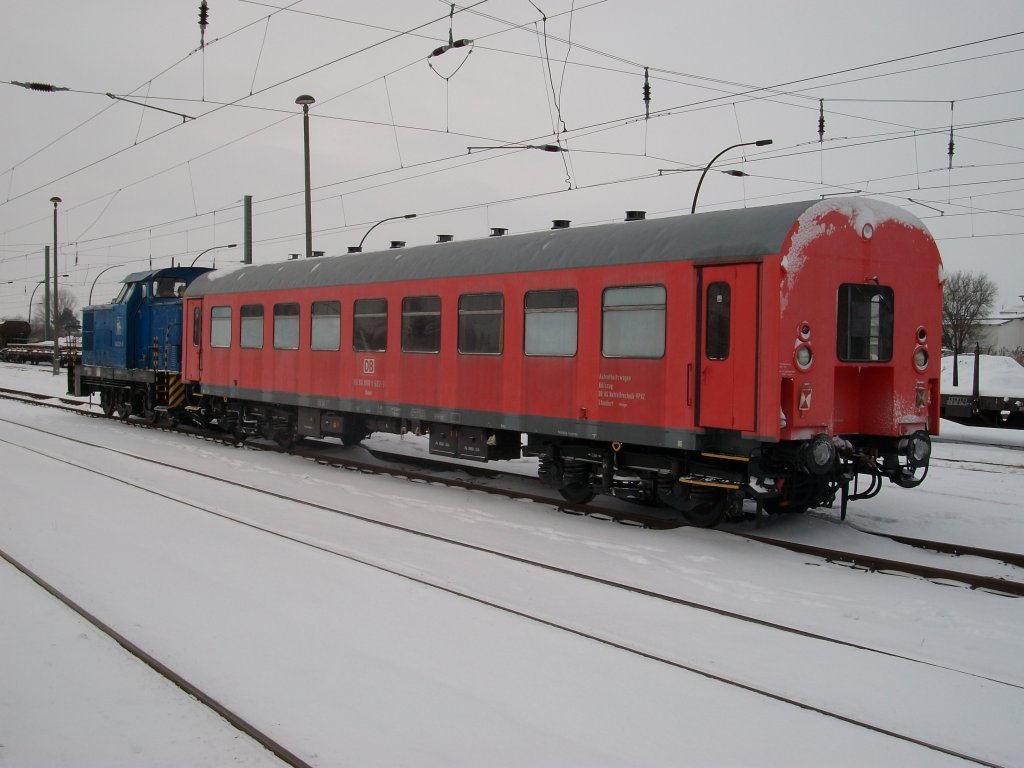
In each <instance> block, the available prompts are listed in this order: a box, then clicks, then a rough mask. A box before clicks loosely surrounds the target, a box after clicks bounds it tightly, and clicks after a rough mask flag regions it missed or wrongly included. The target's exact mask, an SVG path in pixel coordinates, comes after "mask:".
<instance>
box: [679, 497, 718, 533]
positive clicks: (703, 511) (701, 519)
mask: <svg viewBox="0 0 1024 768" xmlns="http://www.w3.org/2000/svg"><path fill="white" fill-rule="evenodd" d="M691 499H692V500H693V502H694V503H693V504H692V505H688V506H687V508H685V509H681V510H680V512H682V513H683V517H684V518H685V519H686V522H688V523H689V524H690V525H692V526H694V527H695V528H714V527H715V526H716V525H718V524H719V523H720V522H722V520H723V519H724V518H725V502H726V498H725V494H724V493H720V492H708V493H699V494H698V493H694V494H693V495H692V496H691Z"/></svg>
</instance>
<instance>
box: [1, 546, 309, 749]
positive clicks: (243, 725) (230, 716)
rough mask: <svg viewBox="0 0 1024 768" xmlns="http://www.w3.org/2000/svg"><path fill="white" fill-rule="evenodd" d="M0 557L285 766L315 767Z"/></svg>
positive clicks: (38, 578)
mask: <svg viewBox="0 0 1024 768" xmlns="http://www.w3.org/2000/svg"><path fill="white" fill-rule="evenodd" d="M0 559H2V560H4V561H5V562H7V563H8V564H9V565H11V566H12V567H13V568H14V569H15V570H17V571H19V572H20V573H21V574H22V575H23V576H25V577H26V578H28V579H29V580H31V581H32V582H33V583H35V584H36V585H37V586H38V587H40V588H41V589H43V590H44V591H45V592H46V593H47V594H49V595H50V596H51V597H53V598H54V599H56V600H57V601H58V602H60V603H62V604H63V605H64V606H66V607H67V608H69V609H70V610H71V611H72V612H74V613H76V614H78V615H79V616H81V617H82V618H83V619H85V620H86V621H87V622H89V623H90V624H91V625H92V626H93V627H95V628H96V629H97V630H98V631H99V632H102V633H103V634H104V635H106V636H107V637H109V638H110V639H111V640H113V641H114V642H115V643H117V644H118V645H119V646H121V647H122V648H123V649H124V650H125V651H127V652H128V653H129V654H131V655H132V656H134V657H135V658H136V659H138V660H139V661H141V662H142V663H143V664H145V665H146V666H147V667H149V668H150V669H151V670H153V671H154V672H156V673H157V674H158V675H160V676H161V677H162V678H164V679H165V680H167V681H168V682H170V683H172V684H173V685H176V686H177V687H178V688H180V689H181V690H182V691H184V692H185V693H187V694H188V695H189V696H192V697H194V698H195V699H196V700H197V701H199V702H200V703H201V704H203V705H204V706H206V707H207V708H209V709H210V710H212V711H213V712H216V713H217V714H218V715H220V716H221V717H223V718H224V719H225V720H227V721H228V722H229V723H231V725H232V726H234V727H235V728H236V729H237V730H239V731H241V732H242V733H244V734H245V735H246V736H248V737H249V738H251V739H253V740H254V741H255V742H256V743H257V744H259V745H260V746H262V747H263V748H264V749H266V750H267V751H269V752H271V753H272V754H274V755H275V756H276V757H277V758H278V759H280V760H281V761H282V762H284V763H285V764H286V765H289V766H292V768H313V767H312V766H311V765H310V764H309V763H307V762H306V761H305V760H303V759H302V758H300V757H298V756H297V755H295V754H294V753H293V752H291V751H290V750H289V749H287V748H286V747H285V746H283V745H282V744H280V743H279V742H278V741H277V740H276V739H273V738H271V736H270V735H269V734H267V733H266V732H264V731H262V730H261V729H259V728H257V727H256V726H255V725H253V724H252V723H251V722H249V721H248V720H246V719H245V717H243V716H242V715H241V714H239V713H238V712H236V711H234V710H232V709H230V708H228V707H226V706H224V705H223V704H222V703H221V702H219V701H218V700H217V699H216V698H214V697H213V696H212V695H211V694H209V693H207V692H206V691H205V690H203V688H201V687H200V686H199V685H197V684H195V683H193V682H191V681H189V680H187V679H186V678H185V677H183V676H182V675H180V674H179V673H177V672H176V671H174V670H173V669H171V667H169V666H167V665H166V664H164V663H163V662H162V661H160V660H159V659H157V658H156V657H154V656H153V655H152V654H150V653H148V652H146V651H145V650H144V649H143V648H141V647H140V646H138V645H137V644H135V643H133V642H132V641H131V640H129V639H128V638H127V637H126V636H125V635H123V634H121V633H120V632H118V631H117V630H116V629H114V628H113V627H112V626H110V625H109V624H107V623H106V622H104V621H103V620H102V619H100V618H99V617H98V616H96V615H95V614H93V613H91V612H90V611H88V610H86V609H85V608H84V607H83V606H82V605H80V604H79V603H77V602H75V600H73V599H72V598H71V597H70V596H69V595H67V594H66V593H65V592H62V591H61V590H59V589H57V588H56V587H55V586H53V585H52V584H50V583H48V582H47V581H46V580H45V579H43V577H42V576H40V575H39V574H38V573H36V572H35V571H33V570H32V569H30V568H29V567H28V566H26V565H24V564H23V563H21V562H19V561H18V560H16V559H15V558H13V557H11V555H9V554H8V553H7V552H5V551H3V550H2V549H0Z"/></svg>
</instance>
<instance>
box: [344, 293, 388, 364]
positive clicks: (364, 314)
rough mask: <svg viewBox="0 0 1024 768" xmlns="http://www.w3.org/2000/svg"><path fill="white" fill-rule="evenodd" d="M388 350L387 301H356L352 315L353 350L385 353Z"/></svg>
mask: <svg viewBox="0 0 1024 768" xmlns="http://www.w3.org/2000/svg"><path fill="white" fill-rule="evenodd" d="M387 348H388V302H387V299H356V302H355V304H354V306H353V314H352V349H354V350H355V351H356V352H384V351H385V350H387Z"/></svg>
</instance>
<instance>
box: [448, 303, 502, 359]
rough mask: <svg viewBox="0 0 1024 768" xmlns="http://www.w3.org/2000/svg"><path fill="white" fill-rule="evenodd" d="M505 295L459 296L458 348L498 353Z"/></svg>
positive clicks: (474, 352)
mask: <svg viewBox="0 0 1024 768" xmlns="http://www.w3.org/2000/svg"><path fill="white" fill-rule="evenodd" d="M504 319H505V297H504V296H503V295H502V294H500V293H467V294H464V295H462V296H460V297H459V352H460V353H461V354H463V355H500V354H501V349H502V333H503V326H504Z"/></svg>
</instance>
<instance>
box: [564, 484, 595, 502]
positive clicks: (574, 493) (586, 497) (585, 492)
mask: <svg viewBox="0 0 1024 768" xmlns="http://www.w3.org/2000/svg"><path fill="white" fill-rule="evenodd" d="M558 492H559V493H560V494H562V498H563V499H565V500H566V501H571V502H572V503H573V504H586V503H587V502H588V501H590V500H591V499H593V498H594V486H592V485H591V484H590V483H572V484H570V485H563V486H562V487H561V488H559V489H558Z"/></svg>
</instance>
